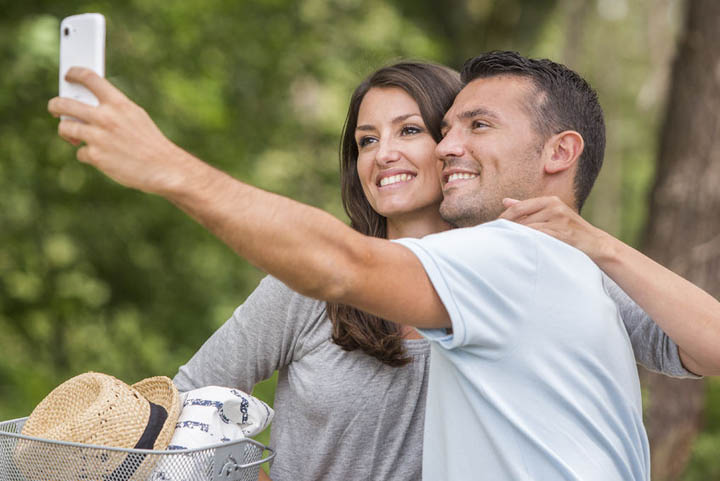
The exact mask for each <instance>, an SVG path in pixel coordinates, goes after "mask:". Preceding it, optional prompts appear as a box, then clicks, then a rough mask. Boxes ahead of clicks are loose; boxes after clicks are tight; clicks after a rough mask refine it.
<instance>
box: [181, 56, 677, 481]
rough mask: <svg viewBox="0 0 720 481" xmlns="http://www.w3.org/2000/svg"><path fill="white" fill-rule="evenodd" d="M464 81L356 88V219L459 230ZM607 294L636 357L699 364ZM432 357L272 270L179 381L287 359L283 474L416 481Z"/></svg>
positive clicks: (384, 232) (442, 77)
mask: <svg viewBox="0 0 720 481" xmlns="http://www.w3.org/2000/svg"><path fill="white" fill-rule="evenodd" d="M460 88H461V84H460V81H459V79H458V76H457V74H456V73H455V72H453V71H451V70H449V69H447V68H444V67H440V66H436V65H430V64H424V63H399V64H396V65H393V66H390V67H385V68H382V69H380V70H378V71H377V72H375V73H374V74H372V75H371V76H370V77H369V78H368V79H367V80H365V81H364V82H363V83H362V84H360V86H359V87H358V88H357V89H356V90H355V92H354V94H353V96H352V99H351V102H350V107H349V111H348V116H347V120H346V124H345V129H344V133H343V137H342V145H341V179H342V180H341V182H342V197H343V203H344V206H345V209H346V211H347V213H348V215H349V217H350V219H351V225H352V227H353V228H355V229H356V230H358V231H360V232H362V233H364V234H368V235H373V236H376V237H386V238H389V239H393V238H399V237H422V236H424V235H426V234H429V233H432V232H438V231H441V230H445V229H447V228H449V226H448V225H447V224H446V223H445V222H444V221H443V220H442V219H441V218H440V216H439V213H438V207H439V204H440V201H441V199H442V193H441V190H440V182H439V177H438V170H437V166H436V164H437V160H436V157H435V152H434V149H435V145H436V143H437V142H438V141H439V140H440V122H441V120H442V117H443V115H444V113H445V111H446V110H447V108H448V107H449V106H450V105H451V104H452V102H453V99H454V97H455V94H456V93H457V92H458V91H459V90H460ZM520 218H523V216H518V219H520ZM580 247H582V246H580ZM608 284H609V285H611V283H610V282H609V281H608ZM610 292H611V293H612V294H613V296H614V297H615V298H616V301H617V302H618V305H619V306H620V307H621V315H622V317H623V318H624V320H625V321H626V325H627V327H628V331H629V332H630V333H631V338H632V340H633V345H634V348H635V350H636V357H637V359H638V360H639V361H640V362H642V363H643V364H644V365H646V366H647V367H649V368H650V369H654V370H658V371H663V372H665V373H667V374H672V375H678V376H689V375H691V374H690V373H689V372H688V371H686V370H685V369H684V368H683V366H682V364H681V363H680V360H679V358H678V354H677V351H678V350H677V348H676V347H675V345H674V344H673V343H672V341H670V340H669V339H667V337H666V336H665V335H664V334H663V333H662V331H661V330H660V329H659V328H658V327H657V326H656V325H655V324H654V323H653V322H652V321H651V320H650V319H649V318H648V317H647V316H646V315H645V314H644V313H643V312H642V311H641V310H640V309H639V308H638V307H637V306H636V305H635V304H634V303H632V301H629V299H627V297H626V296H625V295H624V293H622V291H621V290H619V289H617V288H613V289H611V290H610ZM633 333H635V335H634V336H633ZM650 340H652V342H651V341H650ZM656 346H664V347H665V349H656ZM428 366H429V345H428V343H427V341H425V340H424V339H421V338H420V336H419V335H418V334H417V333H416V332H415V331H414V330H413V329H411V328H404V327H403V328H401V327H399V326H397V325H395V324H393V323H390V322H387V321H384V320H382V319H378V318H375V317H374V316H371V315H368V314H365V313H363V312H360V311H358V310H356V309H354V308H350V307H347V306H341V305H329V306H328V305H326V303H324V302H321V301H317V300H314V299H310V298H307V297H304V296H302V295H300V294H297V293H295V292H293V291H292V290H290V289H289V288H287V287H286V286H285V285H283V284H282V283H280V282H279V281H277V280H276V279H274V278H271V277H267V278H265V279H264V280H263V281H262V282H261V284H260V286H259V287H258V288H257V289H256V291H255V292H254V293H253V294H252V295H251V296H250V297H249V298H248V299H247V301H246V302H245V303H244V304H243V305H242V306H240V307H238V308H237V309H236V311H235V312H234V314H233V316H232V317H231V318H230V319H229V320H228V321H227V322H226V323H225V324H224V325H223V326H222V327H221V328H220V329H219V330H218V331H217V332H216V333H215V334H213V336H212V337H211V338H210V339H209V340H208V341H207V342H206V343H205V345H203V347H202V348H201V349H200V350H199V351H198V353H196V354H195V356H194V357H193V358H192V359H191V360H190V361H189V362H188V363H187V364H186V365H184V366H182V367H181V368H180V371H179V372H178V374H177V376H176V377H175V383H176V384H177V386H178V388H179V389H180V390H189V389H193V388H196V387H199V386H204V385H209V384H217V385H225V386H235V387H238V388H240V389H243V390H245V391H250V390H252V388H253V386H254V385H255V384H256V383H257V382H259V381H261V380H263V379H267V378H269V377H270V376H271V375H272V374H273V372H274V371H275V370H276V369H278V370H279V379H278V387H277V391H276V397H275V409H276V413H277V414H276V417H275V420H274V422H273V427H272V433H271V438H272V441H271V445H272V446H273V448H274V449H276V450H277V453H278V454H277V458H276V460H275V463H274V464H273V467H272V471H271V477H272V479H274V480H276V481H279V480H289V479H313V480H320V479H327V480H337V479H342V480H353V479H358V480H359V479H393V480H417V479H420V478H421V457H422V437H423V422H424V406H425V394H426V389H427V375H428Z"/></svg>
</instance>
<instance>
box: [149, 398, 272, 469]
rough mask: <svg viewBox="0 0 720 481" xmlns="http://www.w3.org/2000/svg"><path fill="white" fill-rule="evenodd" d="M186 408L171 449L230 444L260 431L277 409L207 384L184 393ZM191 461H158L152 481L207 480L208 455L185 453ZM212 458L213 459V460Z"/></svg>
mask: <svg viewBox="0 0 720 481" xmlns="http://www.w3.org/2000/svg"><path fill="white" fill-rule="evenodd" d="M180 401H181V402H182V411H181V412H180V417H179V418H178V421H177V424H176V425H175V432H174V434H173V437H172V439H171V440H170V445H169V446H168V448H167V449H168V450H184V449H196V448H203V447H206V446H211V445H216V444H220V443H229V442H232V441H237V440H239V439H243V438H245V437H253V436H256V435H257V434H260V433H261V432H262V431H263V430H264V429H265V428H266V427H267V426H268V425H269V424H270V422H272V419H273V416H274V415H275V412H274V411H273V410H272V408H270V406H268V405H267V404H265V403H264V402H262V401H261V400H259V399H257V398H256V397H253V396H250V395H249V394H246V393H244V392H242V391H240V390H238V389H231V388H227V387H219V386H207V387H202V388H199V389H194V390H192V391H187V392H185V393H182V394H180ZM178 455H179V456H187V458H188V461H187V462H185V463H180V462H179V461H178V460H177V459H167V460H163V461H161V462H160V463H158V466H157V467H156V468H155V470H154V471H153V474H152V475H151V477H150V479H151V480H152V481H187V480H196V479H204V478H205V477H206V476H205V474H204V473H207V472H208V469H210V468H211V466H208V465H207V462H208V460H207V459H205V458H201V457H197V456H193V455H192V454H183V453H182V452H181V451H180V452H179V453H178ZM210 461H212V460H210Z"/></svg>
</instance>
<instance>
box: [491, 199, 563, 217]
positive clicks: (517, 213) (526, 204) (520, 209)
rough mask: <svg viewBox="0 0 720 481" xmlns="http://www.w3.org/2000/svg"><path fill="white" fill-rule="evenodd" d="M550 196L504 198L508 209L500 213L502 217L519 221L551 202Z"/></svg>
mask: <svg viewBox="0 0 720 481" xmlns="http://www.w3.org/2000/svg"><path fill="white" fill-rule="evenodd" d="M550 199H551V198H550V197H535V198H532V199H527V200H520V201H518V200H516V199H509V198H508V199H503V204H504V205H505V207H507V209H505V211H504V212H503V213H502V214H500V217H499V218H500V219H507V220H512V221H516V222H517V221H519V220H520V219H522V218H523V217H526V216H528V215H531V214H534V213H535V212H538V211H540V210H542V209H544V208H545V207H547V205H548V203H549V202H550Z"/></svg>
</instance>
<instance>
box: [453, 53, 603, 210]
mask: <svg viewBox="0 0 720 481" xmlns="http://www.w3.org/2000/svg"><path fill="white" fill-rule="evenodd" d="M460 75H461V79H462V81H463V83H465V84H468V83H470V82H472V81H473V80H475V79H478V78H488V77H496V76H500V75H514V76H518V77H524V78H527V79H528V80H530V81H531V82H532V84H533V85H534V87H535V95H534V96H533V98H532V99H531V101H530V102H529V105H528V106H527V107H528V108H529V110H530V114H531V115H532V117H533V124H534V125H535V128H536V130H537V132H538V133H539V134H540V136H541V137H542V138H543V140H547V139H549V138H550V137H551V136H553V135H555V134H558V133H560V132H562V131H564V130H574V131H576V132H578V133H579V134H580V135H581V136H582V138H583V140H584V141H585V149H584V150H583V152H582V154H581V155H580V158H579V159H578V167H577V172H576V174H575V182H574V193H575V201H576V203H577V209H578V211H579V210H580V209H581V208H582V206H583V204H584V203H585V200H586V199H587V197H588V195H589V194H590V190H591V189H592V186H593V184H594V183H595V179H597V176H598V174H599V173H600V167H602V161H603V156H604V154H605V120H604V119H603V112H602V108H601V107H600V104H599V103H598V98H597V93H596V92H595V90H593V89H592V88H591V87H590V85H589V84H588V83H587V82H586V81H585V80H584V79H583V78H582V77H580V75H578V74H577V73H575V72H573V71H572V70H570V69H569V68H567V67H566V66H565V65H562V64H559V63H555V62H553V61H551V60H547V59H530V58H525V57H523V56H522V55H520V54H518V53H517V52H502V51H494V52H488V53H486V54H483V55H479V56H477V57H474V58H471V59H469V60H468V61H466V62H465V65H463V69H462V72H461V74H460Z"/></svg>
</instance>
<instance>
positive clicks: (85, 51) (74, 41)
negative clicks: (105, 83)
mask: <svg viewBox="0 0 720 481" xmlns="http://www.w3.org/2000/svg"><path fill="white" fill-rule="evenodd" d="M70 67H86V68H89V69H92V70H94V71H95V72H96V73H97V74H98V75H100V76H101V77H104V76H105V17H104V16H103V15H102V14H99V13H83V14H81V15H73V16H71V17H66V18H64V19H63V21H62V22H61V23H60V97H68V98H71V99H75V100H79V101H81V102H85V103H87V104H90V105H98V99H97V98H96V97H95V95H93V93H92V92H91V91H89V90H88V89H86V88H85V87H83V86H82V85H80V84H77V83H72V82H68V81H66V80H65V74H66V73H67V71H68V69H70Z"/></svg>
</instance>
